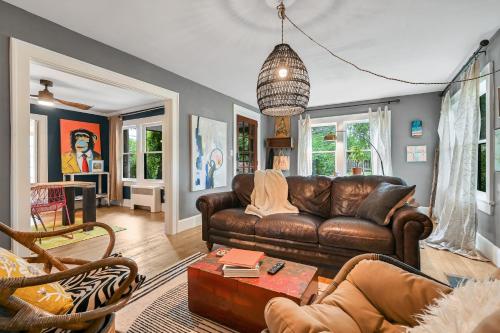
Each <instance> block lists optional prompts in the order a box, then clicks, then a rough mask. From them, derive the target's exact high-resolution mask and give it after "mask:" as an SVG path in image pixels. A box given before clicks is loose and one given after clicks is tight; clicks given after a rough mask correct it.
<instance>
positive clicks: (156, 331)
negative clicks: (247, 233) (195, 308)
mask: <svg viewBox="0 0 500 333" xmlns="http://www.w3.org/2000/svg"><path fill="white" fill-rule="evenodd" d="M204 256H205V254H203V253H195V254H193V255H192V256H190V257H188V258H186V259H184V260H182V261H179V262H178V263H176V264H175V265H173V266H171V267H169V268H167V269H166V270H165V271H163V272H161V273H160V274H158V275H156V276H155V277H153V278H151V279H148V280H146V281H145V282H144V284H143V285H142V287H141V288H140V289H139V290H138V291H137V292H136V293H135V294H134V296H133V298H132V299H131V300H130V302H129V303H128V305H127V306H126V307H125V308H124V309H122V310H120V311H119V312H118V313H117V316H116V331H117V332H128V333H164V332H172V333H173V332H179V333H187V332H206V333H207V332H208V333H236V331H234V330H231V329H229V328H227V327H225V326H222V325H220V324H218V323H216V322H213V321H211V320H209V319H206V318H203V317H201V316H198V315H196V314H194V313H191V312H190V311H189V309H188V290H187V267H188V266H189V265H190V264H192V263H194V262H196V261H198V260H199V259H201V258H203V257H204Z"/></svg>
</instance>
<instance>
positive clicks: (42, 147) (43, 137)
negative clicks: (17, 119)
mask: <svg viewBox="0 0 500 333" xmlns="http://www.w3.org/2000/svg"><path fill="white" fill-rule="evenodd" d="M30 119H33V120H35V121H36V126H37V131H36V135H37V138H36V146H37V147H36V151H37V154H36V155H37V156H36V167H37V176H38V181H39V182H41V183H45V182H48V181H49V166H48V164H49V163H48V156H49V153H48V146H49V144H48V122H47V116H44V115H41V114H36V113H31V114H30Z"/></svg>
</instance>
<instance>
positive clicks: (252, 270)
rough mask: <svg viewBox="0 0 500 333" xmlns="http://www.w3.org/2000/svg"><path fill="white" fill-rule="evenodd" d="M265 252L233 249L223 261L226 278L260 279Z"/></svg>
mask: <svg viewBox="0 0 500 333" xmlns="http://www.w3.org/2000/svg"><path fill="white" fill-rule="evenodd" d="M263 256H264V252H258V251H248V250H239V249H231V250H229V252H227V253H226V254H225V255H224V256H223V257H222V258H221V259H219V263H221V264H223V266H222V273H223V274H224V277H259V275H260V260H261V259H262V257H263Z"/></svg>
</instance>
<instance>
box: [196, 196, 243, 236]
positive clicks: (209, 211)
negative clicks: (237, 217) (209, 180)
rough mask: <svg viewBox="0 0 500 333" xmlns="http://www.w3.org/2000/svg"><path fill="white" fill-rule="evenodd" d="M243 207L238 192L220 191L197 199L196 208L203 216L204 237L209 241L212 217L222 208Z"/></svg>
mask: <svg viewBox="0 0 500 333" xmlns="http://www.w3.org/2000/svg"><path fill="white" fill-rule="evenodd" d="M236 207H241V204H240V201H239V200H238V197H237V196H236V193H234V192H233V191H231V192H219V193H211V194H206V195H202V196H201V197H199V198H198V200H196V208H197V209H198V210H199V211H200V212H201V217H202V239H203V240H204V241H208V229H209V221H210V217H211V216H212V215H213V214H215V213H217V212H218V211H220V210H223V209H228V208H236Z"/></svg>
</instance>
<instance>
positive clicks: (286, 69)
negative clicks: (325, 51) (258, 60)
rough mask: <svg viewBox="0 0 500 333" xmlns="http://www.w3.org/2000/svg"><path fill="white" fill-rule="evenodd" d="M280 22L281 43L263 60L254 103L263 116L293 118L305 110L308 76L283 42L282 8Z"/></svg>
mask: <svg viewBox="0 0 500 333" xmlns="http://www.w3.org/2000/svg"><path fill="white" fill-rule="evenodd" d="M278 15H279V18H280V19H281V44H278V45H276V46H275V47H274V50H273V51H272V52H271V54H270V55H269V56H268V57H267V59H266V61H264V64H263V65H262V68H261V70H260V73H259V79H258V81H257V102H258V104H259V108H260V112H262V113H263V114H265V115H267V116H272V117H279V116H293V115H297V114H300V113H302V112H304V111H305V109H306V107H307V104H308V103H309V92H310V84H309V74H308V73H307V69H306V66H305V65H304V63H303V62H302V60H301V59H300V57H299V56H298V55H297V53H295V51H294V50H293V49H292V48H291V47H290V45H288V44H285V43H284V42H283V21H284V20H285V5H284V4H283V2H281V3H280V5H279V6H278Z"/></svg>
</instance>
